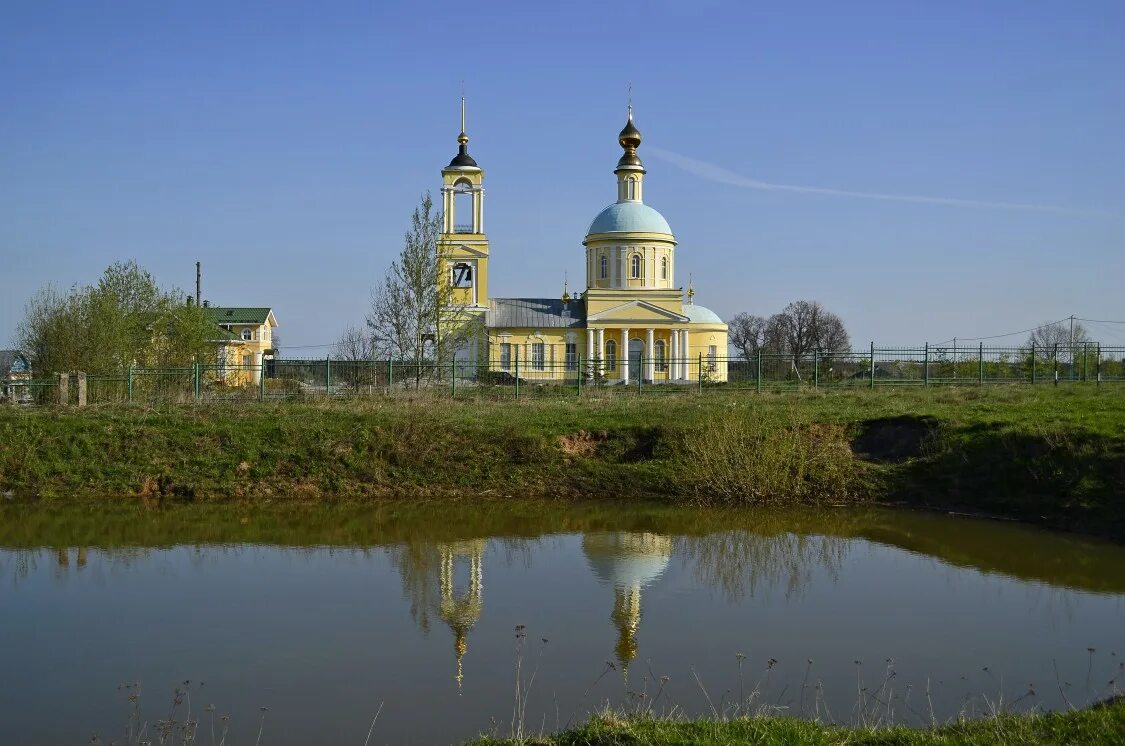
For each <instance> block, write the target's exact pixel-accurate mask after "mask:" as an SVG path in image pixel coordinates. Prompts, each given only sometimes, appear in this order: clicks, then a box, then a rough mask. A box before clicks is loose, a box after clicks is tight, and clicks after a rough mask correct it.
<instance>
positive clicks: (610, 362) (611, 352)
mask: <svg viewBox="0 0 1125 746" xmlns="http://www.w3.org/2000/svg"><path fill="white" fill-rule="evenodd" d="M605 369H606V370H617V343H616V342H614V341H613V340H612V339H609V340H606V343H605Z"/></svg>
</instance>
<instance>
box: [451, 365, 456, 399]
mask: <svg viewBox="0 0 1125 746" xmlns="http://www.w3.org/2000/svg"><path fill="white" fill-rule="evenodd" d="M450 365H451V366H452V367H453V381H452V382H451V383H450V388H451V394H452V396H453V398H454V399H456V398H457V361H456V360H454V361H453V362H452V363H451V364H450Z"/></svg>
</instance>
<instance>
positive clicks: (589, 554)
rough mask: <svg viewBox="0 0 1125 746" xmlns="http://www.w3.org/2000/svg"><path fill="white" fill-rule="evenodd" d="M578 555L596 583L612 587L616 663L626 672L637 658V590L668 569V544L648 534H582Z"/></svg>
mask: <svg viewBox="0 0 1125 746" xmlns="http://www.w3.org/2000/svg"><path fill="white" fill-rule="evenodd" d="M582 552H583V553H584V554H585V555H586V560H587V562H589V563H590V569H591V570H593V571H594V575H595V576H597V578H598V580H600V581H601V582H602V583H604V584H606V585H612V586H613V612H612V614H610V618H611V619H613V625H614V626H615V627H616V628H617V647H616V652H617V662H618V663H619V664H620V665H621V668H622V670H623V671H625V672H628V667H629V663H630V662H631V661H632V660H633V659H634V658H636V657H637V628H638V627H639V626H640V623H641V589H642V588H644V587H645V586H647V585H649V584H650V583H652V582H653V581H654V580H656V579H657V578H658V577H660V575H661V574H662V573H663V572H664V569H665V568H666V567H668V561H669V560H670V559H671V557H672V540H671V539H670V538H668V537H667V536H660V535H659V534H650V533H629V532H624V531H622V532H617V533H606V534H586V536H585V537H584V538H583V539H582Z"/></svg>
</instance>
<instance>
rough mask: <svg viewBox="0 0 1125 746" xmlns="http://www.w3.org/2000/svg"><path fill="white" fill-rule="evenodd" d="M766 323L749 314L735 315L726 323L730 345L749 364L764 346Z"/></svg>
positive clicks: (758, 317)
mask: <svg viewBox="0 0 1125 746" xmlns="http://www.w3.org/2000/svg"><path fill="white" fill-rule="evenodd" d="M766 324H767V321H766V319H765V318H763V317H761V316H755V315H754V314H750V313H740V314H737V315H736V316H735V317H734V318H733V319H731V320H730V322H728V324H727V326H728V328H729V330H730V343H731V344H732V345H734V346H735V348H737V349H738V351H739V352H740V353H742V357H744V358H746V360H747V362H749V361H750V360H751V359H752V358H753V357H754V355H755V354H756V353H757V352H758V350H759V349H761V348H762V347H763V346H764V345H765V341H766Z"/></svg>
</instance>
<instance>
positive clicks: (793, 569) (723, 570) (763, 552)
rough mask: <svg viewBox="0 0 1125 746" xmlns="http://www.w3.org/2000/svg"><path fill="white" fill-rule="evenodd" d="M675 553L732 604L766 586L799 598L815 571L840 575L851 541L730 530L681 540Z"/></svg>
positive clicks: (696, 577)
mask: <svg viewBox="0 0 1125 746" xmlns="http://www.w3.org/2000/svg"><path fill="white" fill-rule="evenodd" d="M674 541H675V551H676V554H678V555H679V556H680V557H682V558H683V560H684V562H685V563H690V564H691V566H692V572H693V575H694V577H695V579H696V580H697V581H698V582H699V583H700V584H702V585H706V586H708V587H711V588H716V589H718V590H719V591H721V592H722V593H723V594H724V595H725V596H727V597H728V598H729V599H731V600H738V599H740V598H742V597H744V596H746V595H751V596H753V595H754V593H755V592H756V591H757V590H758V589H759V588H760V587H761V586H762V584H765V585H766V586H768V587H769V588H775V587H782V586H783V587H784V588H785V594H786V596H790V595H794V594H798V593H800V592H801V591H802V589H803V588H804V586H805V585H806V584H807V583H808V582H809V580H810V579H811V577H812V573H813V570H814V569H815V568H821V569H824V570H826V571H827V572H828V573H829V574H831V575H832V576H833V577H834V578H835V577H837V576H838V574H839V572H840V568H841V566H842V565H843V562H844V558H845V557H846V555H847V553H848V549H849V547H850V544H851V541H850V540H849V539H845V538H841V537H838V536H816V535H801V534H791V533H777V534H772V535H762V534H755V533H751V532H749V531H726V532H723V533H714V534H707V535H704V536H679V537H676V538H675V540H674Z"/></svg>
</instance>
